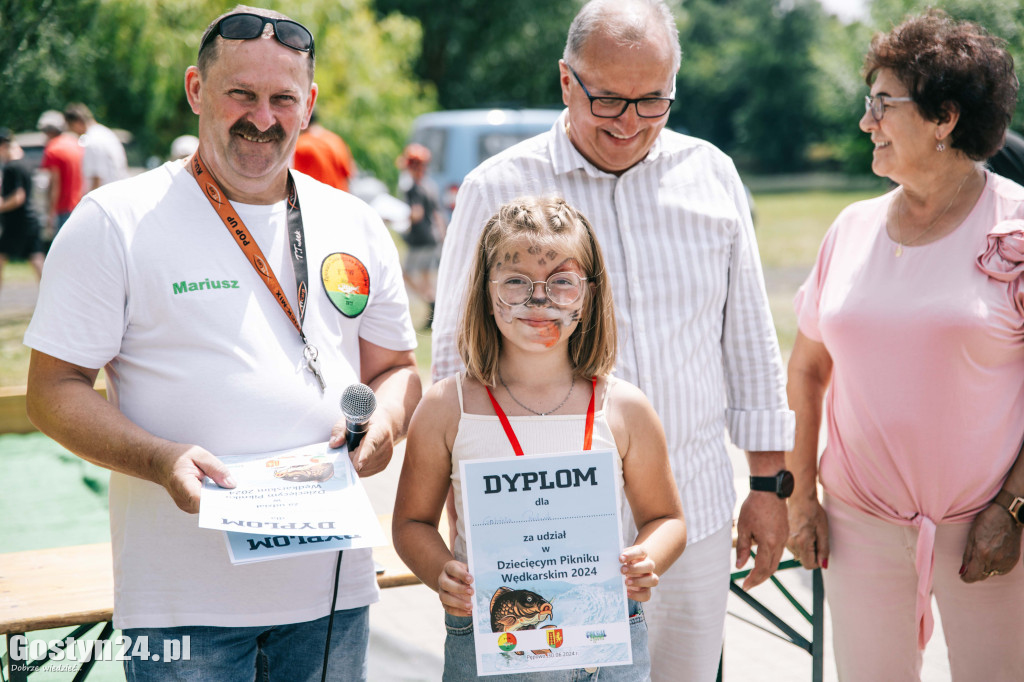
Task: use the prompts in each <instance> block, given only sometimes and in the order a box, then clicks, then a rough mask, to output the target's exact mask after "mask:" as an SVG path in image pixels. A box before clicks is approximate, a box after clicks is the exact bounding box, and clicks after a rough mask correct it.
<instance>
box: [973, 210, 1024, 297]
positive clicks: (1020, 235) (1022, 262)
mask: <svg viewBox="0 0 1024 682" xmlns="http://www.w3.org/2000/svg"><path fill="white" fill-rule="evenodd" d="M978 267H979V268H980V269H981V271H982V272H984V273H985V274H986V275H988V276H989V277H991V278H992V279H994V280H998V281H1000V282H1006V283H1007V284H1009V285H1010V296H1011V297H1012V298H1013V303H1014V305H1015V306H1016V308H1017V312H1018V313H1020V315H1021V316H1024V286H1022V279H1024V220H1004V221H1002V222H1000V223H997V224H996V226H995V227H993V228H992V230H991V231H990V232H989V233H988V235H987V237H986V242H985V250H984V251H982V253H981V255H979V256H978Z"/></svg>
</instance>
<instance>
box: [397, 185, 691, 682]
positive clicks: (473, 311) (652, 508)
mask: <svg viewBox="0 0 1024 682" xmlns="http://www.w3.org/2000/svg"><path fill="white" fill-rule="evenodd" d="M468 291H469V293H468V294H467V300H466V301H465V306H464V310H463V315H462V319H461V322H460V325H459V330H458V341H457V344H458V348H459V353H460V354H461V356H462V360H463V362H464V364H465V366H466V371H465V372H464V373H460V374H458V375H456V376H454V377H449V378H447V379H445V380H443V381H440V382H438V383H436V384H434V386H433V387H432V388H431V389H430V390H429V391H428V392H427V394H426V395H425V396H424V398H423V400H422V401H421V402H420V404H419V407H418V408H417V409H416V413H415V414H414V415H413V418H412V423H411V425H410V427H409V437H408V443H407V447H406V454H405V463H404V465H403V468H402V475H401V479H400V481H399V485H398V494H397V499H396V502H395V510H394V517H393V527H392V531H393V539H394V543H395V548H396V549H397V550H398V553H399V555H400V556H401V557H402V559H403V560H404V561H405V562H406V564H407V565H408V566H409V567H410V568H411V569H412V571H413V572H414V573H415V574H416V575H417V576H418V577H419V578H420V579H421V580H422V581H423V582H424V584H426V585H427V586H429V587H431V588H432V589H434V590H436V591H437V592H438V594H439V596H440V599H441V604H442V606H443V607H444V610H445V612H446V613H445V621H446V624H447V625H448V632H449V634H448V641H447V642H446V646H445V674H444V679H445V680H462V679H467V680H468V679H474V680H475V679H477V676H476V668H475V654H474V647H473V636H472V620H471V618H470V616H471V614H472V596H473V593H474V586H473V577H472V576H471V575H470V574H469V571H468V568H467V565H466V544H465V540H464V537H465V533H464V526H463V525H462V520H461V519H457V518H455V519H454V523H453V526H454V529H455V533H454V535H453V536H452V549H451V550H449V547H448V545H446V543H445V541H444V539H443V538H442V537H441V535H440V533H439V532H438V523H439V519H440V516H441V512H442V510H443V509H444V507H445V500H446V497H447V496H448V494H449V488H451V490H452V491H453V499H454V502H455V504H454V505H453V506H449V511H450V512H452V511H453V510H454V509H459V508H461V503H462V500H461V481H460V480H459V460H460V459H479V458H481V457H508V456H511V455H512V454H513V450H514V447H516V446H513V445H512V444H511V441H512V437H511V436H508V435H506V432H505V431H504V429H503V427H502V425H501V423H500V420H499V417H498V413H499V411H500V412H501V413H504V415H507V419H508V422H509V424H510V427H511V429H512V431H513V432H514V436H515V442H516V444H517V445H519V444H521V445H519V447H520V448H521V451H522V453H523V454H524V455H525V456H530V455H539V454H547V453H553V452H566V451H578V450H579V449H580V444H581V443H582V442H584V438H585V437H587V438H592V447H593V449H601V448H610V449H614V450H616V451H617V452H618V453H619V460H618V464H617V468H618V470H619V479H618V482H619V485H620V486H621V489H622V491H623V492H624V497H625V500H626V501H627V502H628V503H629V506H630V511H631V512H632V517H633V519H634V520H635V524H636V527H637V528H638V529H639V530H638V531H637V535H636V537H635V539H633V542H632V544H631V545H630V546H628V547H626V548H625V549H623V550H622V552H621V554H620V556H619V561H620V564H621V571H622V575H623V578H624V580H625V584H626V592H627V596H628V597H629V600H630V601H629V604H630V615H631V619H630V623H631V628H630V632H631V640H632V641H631V644H632V648H633V664H632V665H631V666H613V667H608V668H605V669H602V670H601V673H600V675H601V679H602V680H606V679H607V680H618V679H646V677H647V676H648V675H649V667H650V658H649V656H648V653H647V638H646V624H644V623H643V615H642V610H641V609H640V606H639V603H638V602H643V601H646V600H648V599H650V596H651V590H652V588H654V587H655V586H656V585H657V584H658V575H659V574H660V573H662V572H663V571H665V570H666V569H667V568H668V567H669V566H670V565H671V564H672V562H673V561H675V560H676V559H677V558H678V557H679V555H680V554H681V553H682V551H683V548H684V547H685V545H686V525H685V522H684V520H683V510H682V504H681V502H680V499H679V493H678V491H677V489H676V485H675V482H674V478H673V476H672V475H671V470H670V468H669V462H668V453H667V446H666V443H665V434H664V431H663V429H662V426H661V422H660V421H659V420H658V417H657V415H656V414H655V412H654V409H653V408H652V407H651V404H650V403H649V402H648V400H647V398H646V397H644V395H643V394H642V393H641V392H640V390H639V389H637V388H636V387H635V386H633V385H632V384H629V383H627V382H624V381H621V380H618V379H616V378H614V377H612V376H611V370H612V368H613V365H614V363H615V354H616V349H617V348H616V331H615V312H614V309H613V307H612V299H611V288H610V286H609V284H608V281H607V273H606V272H605V268H604V258H603V256H602V255H601V250H600V247H599V246H598V244H597V239H596V237H595V235H594V230H593V228H592V227H591V225H590V223H589V222H588V221H587V219H586V218H585V217H584V216H583V215H582V214H580V213H579V212H578V211H576V210H575V209H573V208H572V207H571V206H569V205H568V204H567V203H566V202H565V201H563V200H561V199H537V198H524V199H519V200H516V201H512V202H509V203H508V204H505V205H504V206H502V207H501V208H500V209H499V211H498V212H497V213H496V214H495V215H494V216H493V217H492V218H491V219H490V220H489V221H488V223H487V225H486V227H485V228H484V230H483V233H482V234H481V236H480V240H479V242H478V245H477V249H476V253H475V255H474V266H473V270H472V277H471V280H470V284H469V290H468ZM439 294H440V295H444V292H439ZM592 398H593V405H594V406H596V407H594V408H591V407H590V406H591V399H592ZM588 409H593V412H592V414H593V419H592V426H591V427H589V430H588V427H587V425H586V424H587V421H588V419H587V412H588ZM452 516H454V514H453V515H452ZM624 544H625V543H624ZM538 627H539V626H538ZM575 672H578V671H572V670H565V671H557V672H543V673H534V674H531V675H517V676H516V677H515V679H516V680H519V679H531V680H532V679H534V677H533V675H536V676H537V679H538V680H540V679H543V680H560V679H563V677H561V676H559V675H561V674H562V673H564V679H573V678H572V675H573V674H574V673H575Z"/></svg>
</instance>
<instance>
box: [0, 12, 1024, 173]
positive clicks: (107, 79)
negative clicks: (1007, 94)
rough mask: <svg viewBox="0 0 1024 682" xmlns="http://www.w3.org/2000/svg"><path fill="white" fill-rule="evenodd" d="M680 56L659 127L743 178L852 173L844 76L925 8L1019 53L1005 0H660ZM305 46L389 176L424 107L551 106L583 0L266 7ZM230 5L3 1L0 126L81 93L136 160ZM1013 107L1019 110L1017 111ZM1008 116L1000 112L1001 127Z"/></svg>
mask: <svg viewBox="0 0 1024 682" xmlns="http://www.w3.org/2000/svg"><path fill="white" fill-rule="evenodd" d="M668 2H669V4H670V6H671V7H672V8H673V11H674V13H675V15H676V17H677V23H678V26H679V31H680V40H681V42H682V46H683V64H682V68H681V70H680V73H679V78H678V81H677V101H676V103H675V105H674V107H673V110H672V113H671V115H670V119H669V125H670V126H672V127H675V128H680V129H685V130H687V131H688V132H690V133H692V134H694V135H697V136H700V137H704V138H707V139H709V140H711V141H712V142H714V143H715V144H717V145H718V146H719V147H721V148H722V149H724V150H725V151H726V152H728V153H730V154H732V155H733V156H734V157H735V158H736V160H737V163H738V165H739V166H740V167H741V169H744V170H747V171H753V172H761V173H779V172H793V171H801V170H806V169H808V168H815V169H817V168H826V169H838V170H845V171H849V172H857V173H865V172H867V171H868V168H869V163H870V155H871V151H870V150H871V148H870V144H869V142H868V139H867V136H866V135H864V134H863V133H861V132H860V131H859V130H858V128H857V121H858V120H859V118H860V116H861V113H862V111H863V108H862V106H863V105H862V103H861V98H862V97H863V95H864V94H865V93H866V92H867V87H866V86H865V84H864V82H863V80H862V79H861V77H860V75H859V71H860V65H861V61H862V59H863V55H864V52H865V50H866V49H867V46H868V43H869V41H870V38H871V36H872V34H873V33H874V32H875V31H876V30H888V29H889V28H890V27H891V26H892V25H894V23H897V22H898V21H899V20H900V19H901V18H902V17H903V16H904V15H905V14H907V13H908V12H917V11H921V10H922V9H923V8H924V7H925V6H927V5H928V4H933V5H936V6H940V7H943V8H945V9H947V10H948V11H949V12H950V13H951V14H953V15H954V16H955V17H958V18H967V19H973V20H975V21H978V22H979V23H981V24H982V25H983V26H985V27H986V28H988V29H989V30H990V31H991V32H992V33H994V34H996V35H998V36H1000V37H1002V38H1004V39H1005V40H1006V41H1007V44H1008V47H1009V49H1010V51H1011V52H1012V53H1013V54H1014V56H1015V57H1016V59H1017V61H1018V63H1019V62H1020V61H1021V59H1022V58H1024V4H1022V3H1021V2H1020V1H1019V0H933V1H932V2H930V3H926V2H922V1H920V0H873V2H872V3H871V13H870V18H869V19H868V20H866V21H865V22H857V23H853V24H843V23H841V22H840V21H839V20H837V19H836V18H835V17H831V16H829V15H827V14H825V13H824V11H823V10H822V8H821V7H820V5H819V4H818V2H817V0H668ZM263 4H266V5H267V6H270V7H272V8H275V9H279V10H280V11H283V12H285V13H287V14H288V15H289V16H291V17H293V18H295V19H297V20H298V21H301V22H303V23H304V24H306V25H308V26H309V28H310V29H311V30H312V31H313V33H314V35H315V37H316V40H317V74H316V79H317V82H318V83H319V85H320V104H319V106H318V110H319V114H320V117H321V120H322V121H323V122H324V124H325V125H327V127H329V128H332V129H334V130H336V131H337V132H339V133H340V134H341V135H342V136H343V137H344V138H345V139H346V141H348V142H349V144H350V146H351V147H352V150H353V153H354V154H355V156H356V160H357V162H358V163H359V164H360V166H361V167H362V168H364V169H366V170H369V171H371V172H372V173H374V174H376V175H377V176H378V177H381V178H383V179H385V180H387V181H389V182H393V181H394V179H395V177H396V170H395V167H394V159H395V157H396V156H397V154H398V153H399V151H400V150H401V147H402V144H403V142H404V141H405V139H406V137H407V135H408V133H409V130H410V127H411V125H412V121H413V119H414V118H415V117H416V116H417V115H418V114H420V113H423V112H425V111H430V110H434V109H437V108H462V107H481V106H493V105H499V104H503V105H512V106H559V105H560V104H561V96H560V92H559V88H558V76H557V61H558V58H559V57H560V56H561V53H562V49H563V47H564V43H565V34H566V31H567V28H568V26H569V23H570V21H571V19H572V17H573V16H574V15H575V13H576V12H577V11H578V9H579V7H580V5H581V1H580V0H554V1H552V0H506V1H505V2H494V1H493V0H289V1H287V2H285V1H283V0H271V1H269V2H266V3H263ZM233 5H234V3H233V2H231V1H230V0H34V1H33V2H26V1H25V0H0V86H2V88H3V92H4V103H3V106H2V107H0V125H7V126H10V127H12V128H14V129H15V130H30V129H32V128H33V127H34V125H35V121H36V119H37V118H38V116H39V113H40V112H42V111H43V110H44V109H48V108H56V109H62V108H63V107H64V105H65V104H67V103H68V102H70V101H75V100H81V101H84V102H86V103H87V104H89V105H90V107H92V109H93V111H94V113H95V114H96V115H97V118H98V119H100V120H101V121H103V122H105V123H107V124H109V125H113V126H115V127H120V128H125V129H127V130H130V131H131V132H132V133H133V134H134V135H135V138H136V141H137V145H136V148H137V150H138V158H136V159H133V161H134V162H135V163H139V162H141V159H142V158H144V157H146V156H149V155H153V154H155V155H157V156H161V157H163V156H166V154H167V150H168V148H169V145H170V142H171V140H173V139H174V138H175V137H176V136H178V135H180V134H182V133H186V132H193V133H194V132H195V116H194V115H193V114H192V112H191V111H190V109H189V108H188V106H187V103H186V101H185V97H184V91H183V86H182V83H183V74H184V70H185V67H186V66H188V65H189V64H191V63H192V62H193V61H194V59H195V51H196V48H197V45H198V40H199V36H200V34H201V33H202V31H203V29H204V28H205V26H206V24H207V23H208V22H209V21H210V20H211V19H213V18H214V17H215V16H216V15H218V14H219V13H221V12H222V11H225V10H227V9H228V8H230V7H231V6H233ZM1018 113H1022V112H1018ZM1020 122H1021V119H1020V118H1019V116H1018V118H1017V119H1016V120H1015V124H1016V127H1019V126H1020Z"/></svg>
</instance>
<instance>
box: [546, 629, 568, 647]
mask: <svg viewBox="0 0 1024 682" xmlns="http://www.w3.org/2000/svg"><path fill="white" fill-rule="evenodd" d="M564 641H565V637H563V636H562V629H561V628H557V629H555V630H548V646H549V647H551V648H552V649H557V648H558V647H560V646H562V643H563V642H564Z"/></svg>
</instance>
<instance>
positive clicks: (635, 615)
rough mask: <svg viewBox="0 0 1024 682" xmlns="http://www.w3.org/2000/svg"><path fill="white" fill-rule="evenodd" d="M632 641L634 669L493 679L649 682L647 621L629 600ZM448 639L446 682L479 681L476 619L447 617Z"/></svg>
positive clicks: (503, 681)
mask: <svg viewBox="0 0 1024 682" xmlns="http://www.w3.org/2000/svg"><path fill="white" fill-rule="evenodd" d="M629 614H630V615H629V639H630V642H631V648H632V651H633V664H632V665H612V666H608V667H605V668H576V669H574V670H550V671H543V672H532V673H523V674H512V675H498V676H495V677H493V678H488V679H495V680H500V681H501V682H584V681H587V682H647V680H650V679H651V655H650V653H648V651H647V621H646V620H645V619H644V611H643V609H642V608H641V607H640V603H639V602H635V601H633V600H632V599H630V600H629ZM444 624H445V628H446V629H447V630H448V636H447V638H446V639H445V642H444V677H443V678H442V679H443V680H444V682H463V681H464V680H477V679H479V678H478V677H477V674H476V648H475V647H474V645H473V619H472V618H469V617H465V616H453V615H451V614H450V613H445V614H444Z"/></svg>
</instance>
